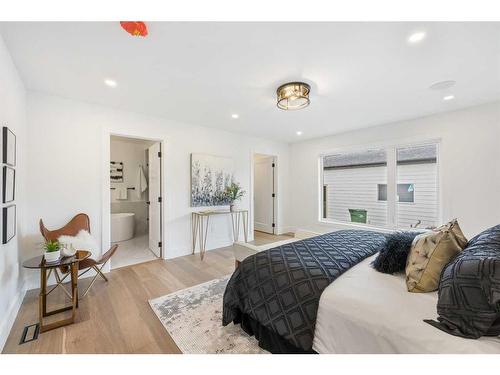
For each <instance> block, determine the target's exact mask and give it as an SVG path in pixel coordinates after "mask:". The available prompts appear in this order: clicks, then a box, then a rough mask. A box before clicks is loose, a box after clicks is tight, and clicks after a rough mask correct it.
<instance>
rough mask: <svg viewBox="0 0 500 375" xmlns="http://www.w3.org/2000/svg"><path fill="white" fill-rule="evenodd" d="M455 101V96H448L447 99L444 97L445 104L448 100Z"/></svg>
mask: <svg viewBox="0 0 500 375" xmlns="http://www.w3.org/2000/svg"><path fill="white" fill-rule="evenodd" d="M453 99H455V95H446V96H445V97H443V100H444V101H445V102H447V101H448V100H453Z"/></svg>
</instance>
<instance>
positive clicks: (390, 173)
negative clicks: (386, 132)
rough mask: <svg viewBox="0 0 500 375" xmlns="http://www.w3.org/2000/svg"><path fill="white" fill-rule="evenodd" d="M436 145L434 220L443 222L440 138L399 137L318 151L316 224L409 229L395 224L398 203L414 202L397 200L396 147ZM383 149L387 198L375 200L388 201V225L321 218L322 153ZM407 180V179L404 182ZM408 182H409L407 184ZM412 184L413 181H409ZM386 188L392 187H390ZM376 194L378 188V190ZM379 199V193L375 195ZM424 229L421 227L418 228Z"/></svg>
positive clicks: (408, 203)
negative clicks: (398, 140)
mask: <svg viewBox="0 0 500 375" xmlns="http://www.w3.org/2000/svg"><path fill="white" fill-rule="evenodd" d="M429 145H434V146H436V168H437V177H436V180H437V181H436V183H437V191H436V195H437V197H438V204H437V207H436V209H437V223H436V225H439V223H441V222H442V204H443V203H442V202H443V199H442V179H441V139H440V138H435V139H422V140H415V141H411V140H406V141H405V140H402V141H400V142H397V141H396V142H390V143H375V144H366V145H358V146H351V147H340V148H335V149H331V150H328V151H325V152H321V153H319V154H318V194H319V196H318V216H317V218H318V223H319V224H320V225H326V226H332V225H334V226H340V227H351V228H359V229H363V228H364V229H366V228H370V229H374V230H378V231H394V230H399V229H408V228H401V227H398V225H397V203H399V204H405V205H413V204H415V198H414V202H397V201H396V200H397V150H398V149H402V148H410V147H419V146H429ZM381 149H384V150H385V151H386V155H387V176H386V178H387V201H379V200H378V199H376V201H377V202H387V220H386V222H387V224H386V226H378V225H371V224H363V223H353V222H345V221H340V220H334V219H328V218H324V217H323V215H324V212H323V205H324V195H323V191H324V187H323V186H324V183H323V181H324V179H323V171H324V169H323V159H324V157H325V156H329V155H333V154H343V153H344V154H345V153H352V152H365V151H373V150H381ZM405 183H406V182H405ZM408 184H409V183H408ZM412 184H413V185H414V186H415V183H412ZM389 187H391V189H390V190H389ZM390 191H391V192H392V193H393V194H391V196H389V192H390ZM377 193H378V191H377ZM377 198H378V195H377ZM420 229H421V230H424V229H423V228H420Z"/></svg>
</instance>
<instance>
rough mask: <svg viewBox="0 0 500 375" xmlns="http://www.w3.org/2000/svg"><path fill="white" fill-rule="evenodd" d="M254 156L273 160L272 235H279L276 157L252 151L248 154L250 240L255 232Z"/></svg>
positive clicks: (277, 166) (277, 164)
mask: <svg viewBox="0 0 500 375" xmlns="http://www.w3.org/2000/svg"><path fill="white" fill-rule="evenodd" d="M255 155H265V156H269V157H272V158H273V162H274V205H273V216H274V230H273V233H274V234H275V235H278V234H280V230H279V223H278V221H279V217H278V212H279V210H278V207H279V201H280V195H279V190H278V189H279V186H278V168H279V162H278V155H273V154H268V153H266V152H259V151H255V150H252V151H251V152H250V189H249V190H250V215H249V216H250V218H249V221H250V234H251V237H250V238H251V239H252V240H253V237H254V231H255V191H254V190H255V189H254V183H255Z"/></svg>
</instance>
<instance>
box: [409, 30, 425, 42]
mask: <svg viewBox="0 0 500 375" xmlns="http://www.w3.org/2000/svg"><path fill="white" fill-rule="evenodd" d="M425 35H426V34H425V32H423V31H418V32H416V33H413V34H411V35H410V36H409V37H408V43H411V44H415V43H418V42H421V41H422V40H424V39H425Z"/></svg>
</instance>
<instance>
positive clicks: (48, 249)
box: [43, 241, 61, 263]
mask: <svg viewBox="0 0 500 375" xmlns="http://www.w3.org/2000/svg"><path fill="white" fill-rule="evenodd" d="M43 250H44V251H45V254H44V257H45V261H46V262H47V263H52V262H57V261H58V260H59V258H60V257H61V244H60V243H59V242H58V241H47V242H45V244H44V245H43Z"/></svg>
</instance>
